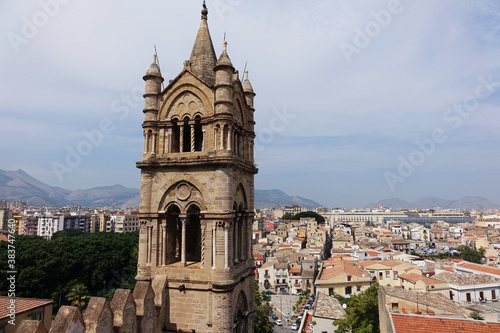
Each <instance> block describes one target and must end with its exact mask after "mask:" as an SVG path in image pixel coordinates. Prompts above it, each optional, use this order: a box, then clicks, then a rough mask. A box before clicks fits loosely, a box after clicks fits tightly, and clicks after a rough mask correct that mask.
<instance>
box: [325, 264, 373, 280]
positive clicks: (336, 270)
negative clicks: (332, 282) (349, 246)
mask: <svg viewBox="0 0 500 333" xmlns="http://www.w3.org/2000/svg"><path fill="white" fill-rule="evenodd" d="M332 264H333V267H332V268H325V267H324V268H323V271H322V272H321V276H320V278H319V279H320V280H328V279H331V278H333V277H335V276H337V275H340V274H344V273H345V274H348V275H355V276H359V277H367V278H369V277H370V275H369V274H368V272H367V271H365V270H363V269H360V268H359V267H358V266H357V264H356V263H355V262H353V261H351V260H338V261H335V262H333V263H332Z"/></svg>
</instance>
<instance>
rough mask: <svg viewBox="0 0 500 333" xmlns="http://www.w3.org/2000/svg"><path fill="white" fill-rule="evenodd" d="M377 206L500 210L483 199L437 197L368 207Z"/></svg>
mask: <svg viewBox="0 0 500 333" xmlns="http://www.w3.org/2000/svg"><path fill="white" fill-rule="evenodd" d="M377 205H381V206H383V207H390V208H408V209H412V208H417V209H426V208H434V207H442V208H445V209H478V210H485V209H500V206H499V205H497V204H495V203H492V202H490V201H488V199H486V198H483V197H463V198H461V199H458V200H447V199H441V198H435V197H424V198H420V199H418V200H417V201H414V202H409V201H406V200H403V199H400V198H391V199H382V200H379V201H378V202H376V203H371V204H369V205H368V207H369V208H374V207H376V206H377Z"/></svg>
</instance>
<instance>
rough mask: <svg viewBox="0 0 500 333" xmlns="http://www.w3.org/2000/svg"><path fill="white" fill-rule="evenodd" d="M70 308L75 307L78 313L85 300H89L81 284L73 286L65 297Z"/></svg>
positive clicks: (84, 287)
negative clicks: (69, 303) (69, 302)
mask: <svg viewBox="0 0 500 333" xmlns="http://www.w3.org/2000/svg"><path fill="white" fill-rule="evenodd" d="M66 297H67V298H68V300H69V301H71V305H72V306H77V307H78V309H79V310H80V312H82V311H83V307H84V306H85V304H86V300H87V299H89V298H90V296H89V290H88V289H87V287H86V286H85V285H84V284H83V283H78V284H75V285H74V286H73V287H72V288H71V290H70V292H69V294H67V295H66Z"/></svg>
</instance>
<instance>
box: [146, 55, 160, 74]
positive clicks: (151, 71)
mask: <svg viewBox="0 0 500 333" xmlns="http://www.w3.org/2000/svg"><path fill="white" fill-rule="evenodd" d="M146 76H159V77H161V71H160V67H158V63H157V61H156V54H155V55H154V56H153V63H152V64H151V66H149V69H148V71H147V72H146Z"/></svg>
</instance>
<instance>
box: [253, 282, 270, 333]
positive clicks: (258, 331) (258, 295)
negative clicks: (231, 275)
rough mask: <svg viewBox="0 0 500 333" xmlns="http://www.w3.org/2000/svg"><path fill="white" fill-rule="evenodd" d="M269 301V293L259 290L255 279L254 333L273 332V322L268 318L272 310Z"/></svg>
mask: <svg viewBox="0 0 500 333" xmlns="http://www.w3.org/2000/svg"><path fill="white" fill-rule="evenodd" d="M270 301H271V297H270V296H269V295H267V294H266V293H265V292H264V291H260V292H259V283H258V282H257V281H255V316H254V333H273V324H272V323H271V321H270V319H269V317H270V316H271V314H272V311H273V309H272V308H271V306H270V305H269V302H270Z"/></svg>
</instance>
